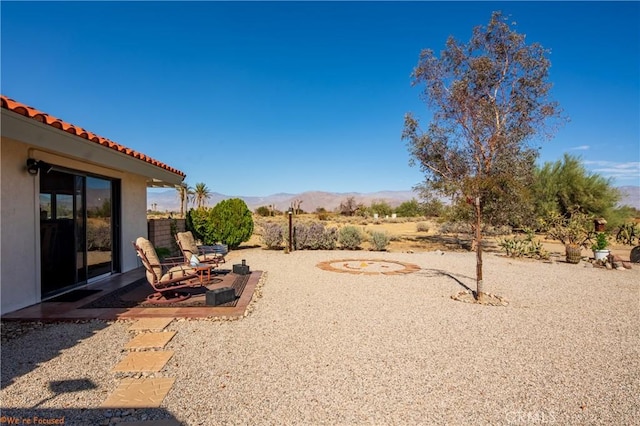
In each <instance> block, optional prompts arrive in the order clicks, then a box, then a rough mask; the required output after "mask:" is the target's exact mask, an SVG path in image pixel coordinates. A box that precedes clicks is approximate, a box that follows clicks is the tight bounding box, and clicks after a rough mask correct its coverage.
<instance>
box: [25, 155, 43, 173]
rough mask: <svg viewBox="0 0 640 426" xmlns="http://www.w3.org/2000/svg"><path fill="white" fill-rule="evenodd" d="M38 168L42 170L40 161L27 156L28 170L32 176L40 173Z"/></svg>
mask: <svg viewBox="0 0 640 426" xmlns="http://www.w3.org/2000/svg"><path fill="white" fill-rule="evenodd" d="M38 170H40V169H39V168H38V161H37V160H34V159H33V158H27V172H29V174H30V175H31V176H35V175H37V174H38Z"/></svg>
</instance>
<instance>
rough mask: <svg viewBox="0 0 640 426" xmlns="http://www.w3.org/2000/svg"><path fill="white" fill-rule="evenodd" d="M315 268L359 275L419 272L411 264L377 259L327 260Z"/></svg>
mask: <svg viewBox="0 0 640 426" xmlns="http://www.w3.org/2000/svg"><path fill="white" fill-rule="evenodd" d="M316 266H317V267H318V268H320V269H323V270H325V271H331V272H345V273H347V274H359V275H378V274H382V275H400V274H410V273H412V272H416V271H419V270H420V267H419V266H418V265H414V264H413V263H406V262H398V261H396V260H379V259H340V260H327V261H325V262H320V263H318V264H317V265H316Z"/></svg>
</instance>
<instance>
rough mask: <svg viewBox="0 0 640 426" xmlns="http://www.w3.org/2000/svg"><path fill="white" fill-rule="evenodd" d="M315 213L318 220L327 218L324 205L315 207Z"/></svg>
mask: <svg viewBox="0 0 640 426" xmlns="http://www.w3.org/2000/svg"><path fill="white" fill-rule="evenodd" d="M316 215H318V220H328V219H329V212H327V209H325V208H324V207H318V208H317V209H316Z"/></svg>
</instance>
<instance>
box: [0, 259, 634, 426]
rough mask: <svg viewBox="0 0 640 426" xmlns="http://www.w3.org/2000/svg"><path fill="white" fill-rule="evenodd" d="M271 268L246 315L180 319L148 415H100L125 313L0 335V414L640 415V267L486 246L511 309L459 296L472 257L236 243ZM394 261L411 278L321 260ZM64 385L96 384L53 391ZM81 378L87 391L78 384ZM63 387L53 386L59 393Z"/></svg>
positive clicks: (274, 419) (355, 420) (332, 420)
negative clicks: (342, 268) (506, 253)
mask: <svg viewBox="0 0 640 426" xmlns="http://www.w3.org/2000/svg"><path fill="white" fill-rule="evenodd" d="M240 258H244V259H246V260H247V263H248V264H249V265H250V267H251V269H252V270H265V271H268V276H267V279H266V281H265V283H264V286H263V287H262V298H260V299H259V300H258V301H257V303H256V304H255V309H254V311H253V312H252V313H251V315H249V316H248V317H247V318H244V319H242V320H239V321H229V322H219V321H218V322H211V321H191V320H182V321H177V320H176V321H174V322H172V323H171V324H170V325H169V326H168V327H167V329H168V330H174V331H176V332H177V334H176V335H175V337H174V338H173V339H172V340H171V341H170V342H169V344H168V345H167V346H166V349H167V350H173V351H175V355H174V356H173V358H172V359H171V361H170V362H169V364H168V365H167V366H166V367H165V369H164V370H163V371H162V372H160V373H155V374H156V376H158V377H175V378H176V381H175V384H174V386H173V388H172V389H171V391H170V392H169V394H168V396H167V397H166V398H165V400H164V402H163V405H162V407H161V408H160V409H149V410H141V409H138V410H101V409H98V406H99V405H100V404H101V403H102V401H104V399H105V398H106V396H107V395H108V394H109V393H110V392H111V391H113V389H115V387H116V386H117V382H118V378H119V377H115V376H114V374H113V373H111V369H112V368H113V366H114V365H115V364H116V363H117V362H118V361H120V360H121V359H122V358H123V357H124V356H125V353H124V352H123V348H124V346H125V345H126V343H127V342H128V341H129V340H130V338H131V337H132V336H131V334H130V332H128V331H127V328H128V326H129V325H130V324H126V323H123V322H116V323H103V322H99V321H93V322H85V323H81V324H54V325H43V326H40V327H37V328H36V329H34V330H30V331H28V332H27V333H25V334H23V335H21V336H19V337H17V338H15V339H12V340H9V341H6V342H3V344H2V390H1V391H0V405H1V406H2V407H3V413H2V415H8V414H10V415H15V416H33V415H34V413H37V414H38V415H40V416H42V417H45V416H47V415H48V416H50V417H56V416H57V417H60V416H62V415H64V416H65V422H66V423H65V424H66V425H69V424H109V422H111V423H115V422H117V421H134V420H153V421H157V420H158V419H167V418H173V419H176V420H177V421H179V422H181V423H182V424H185V425H216V424H238V425H240V424H251V425H263V424H264V425H271V424H272V425H282V424H294V425H316V424H317V425H320V424H326V425H387V424H398V425H419V424H424V425H427V424H460V425H467V424H473V425H481V424H520V425H525V424H559V425H560V424H561V425H565V424H638V419H639V418H640V408H639V407H640V357H639V356H638V355H639V354H638V348H639V347H640V279H639V278H640V267H638V266H634V269H632V270H623V271H616V270H606V269H594V268H590V267H588V266H587V265H586V263H584V262H583V263H581V264H579V265H569V264H566V263H564V262H562V261H557V262H553V263H543V262H539V261H527V260H513V259H507V258H503V257H500V256H497V255H495V254H487V255H486V256H485V268H484V281H485V286H486V287H487V290H488V291H489V292H491V293H494V294H497V295H499V296H502V297H503V298H505V299H506V300H507V301H508V302H509V304H508V305H507V306H478V305H472V304H467V303H462V302H458V301H454V300H452V299H451V296H452V295H454V294H455V293H457V292H459V291H460V290H462V289H463V285H464V286H468V287H471V288H474V286H475V279H474V276H475V257H474V254H472V253H437V252H423V253H373V252H367V251H358V252H344V251H331V252H323V251H317V252H309V251H305V252H294V253H291V254H284V253H282V252H270V251H265V250H261V249H255V250H242V251H239V252H233V253H231V254H230V256H229V260H230V261H231V263H233V262H236V261H239V259H240ZM353 258H362V259H389V260H394V261H400V262H407V263H413V264H416V265H418V266H419V267H420V268H421V269H420V270H419V271H418V272H414V273H411V274H408V275H382V274H379V275H354V274H347V273H338V272H332V271H325V270H321V269H320V268H317V267H316V265H317V264H318V263H319V262H322V261H327V260H332V259H334V260H337V259H353ZM61 380H76V381H77V382H76V383H79V381H81V380H85V381H87V382H90V383H91V384H92V385H93V386H94V387H93V388H90V389H85V390H79V391H75V392H60V391H61V390H62V391H64V389H60V386H61V385H57V386H58V388H56V387H55V386H54V387H53V388H52V387H51V383H52V382H55V381H61ZM80 387H81V386H80ZM56 389H57V390H58V392H56V391H55V390H56Z"/></svg>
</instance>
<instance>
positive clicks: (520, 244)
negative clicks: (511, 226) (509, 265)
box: [498, 229, 549, 259]
mask: <svg viewBox="0 0 640 426" xmlns="http://www.w3.org/2000/svg"><path fill="white" fill-rule="evenodd" d="M498 245H499V246H500V247H501V248H502V249H503V250H504V251H505V252H506V253H507V256H509V257H530V258H533V259H548V258H549V252H547V251H546V250H545V249H544V248H543V247H542V243H541V242H540V241H536V239H535V234H534V232H533V230H530V229H527V230H526V234H525V235H524V236H517V235H516V236H515V237H513V238H502V239H499V240H498Z"/></svg>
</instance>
